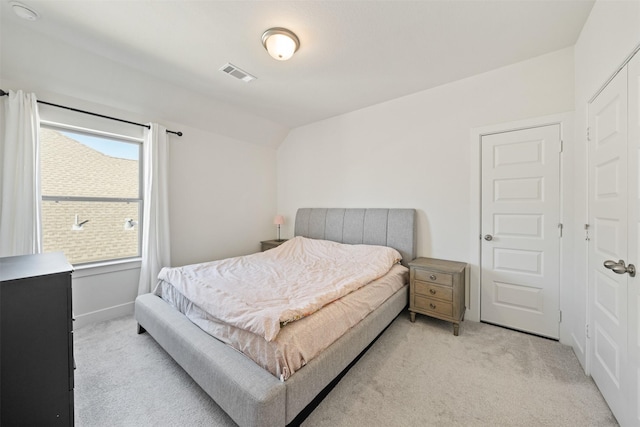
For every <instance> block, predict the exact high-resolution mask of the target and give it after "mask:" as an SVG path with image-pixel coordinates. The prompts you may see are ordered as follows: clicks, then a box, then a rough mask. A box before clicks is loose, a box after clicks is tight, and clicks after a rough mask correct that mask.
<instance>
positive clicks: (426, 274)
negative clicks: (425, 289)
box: [414, 268, 453, 286]
mask: <svg viewBox="0 0 640 427" xmlns="http://www.w3.org/2000/svg"><path fill="white" fill-rule="evenodd" d="M414 271H415V278H416V280H422V281H424V282H431V283H437V284H439V285H445V286H451V285H453V277H452V276H451V274H445V273H438V272H435V271H429V270H421V269H418V268H416V269H415V270H414Z"/></svg>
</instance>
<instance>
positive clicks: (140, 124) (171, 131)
mask: <svg viewBox="0 0 640 427" xmlns="http://www.w3.org/2000/svg"><path fill="white" fill-rule="evenodd" d="M5 95H9V93H8V92H5V91H4V90H2V89H0V96H5ZM37 101H38V103H40V104H45V105H51V106H52V107H58V108H64V109H65V110H71V111H75V112H77V113H83V114H89V115H90V116H96V117H102V118H103V119H109V120H115V121H116V122H122V123H128V124H130V125H136V126H142V127H145V128H147V129H150V128H151V126H149V125H145V124H143V123H136V122H130V121H129V120H123V119H119V118H117V117H111V116H105V115H103V114H98V113H92V112H91V111H85V110H79V109H77V108H71V107H67V106H64V105H60V104H53V103H51V102H46V101H41V100H39V99H38V100H37ZM167 133H172V134H174V135H178V136H182V132H180V131H173V130H168V129H167Z"/></svg>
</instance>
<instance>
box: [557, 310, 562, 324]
mask: <svg viewBox="0 0 640 427" xmlns="http://www.w3.org/2000/svg"><path fill="white" fill-rule="evenodd" d="M558 323H562V310H560V320H558Z"/></svg>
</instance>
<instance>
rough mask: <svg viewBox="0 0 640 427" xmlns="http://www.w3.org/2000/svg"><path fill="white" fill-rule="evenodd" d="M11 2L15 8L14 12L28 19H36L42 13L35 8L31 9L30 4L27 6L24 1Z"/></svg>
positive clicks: (12, 7) (13, 8)
mask: <svg viewBox="0 0 640 427" xmlns="http://www.w3.org/2000/svg"><path fill="white" fill-rule="evenodd" d="M9 4H10V5H11V9H12V10H13V13H15V14H16V15H17V16H19V17H20V18H22V19H26V20H27V21H35V20H37V19H38V18H39V17H40V15H38V12H36V11H35V10H33V9H31V8H30V7H28V6H25V5H24V4H22V3H18V2H17V1H12V2H11V3H9Z"/></svg>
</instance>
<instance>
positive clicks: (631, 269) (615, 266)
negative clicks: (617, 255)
mask: <svg viewBox="0 0 640 427" xmlns="http://www.w3.org/2000/svg"><path fill="white" fill-rule="evenodd" d="M604 267H605V268H608V269H610V270H612V271H613V272H614V273H616V274H624V273H629V276H631V277H635V276H636V266H635V265H633V264H629V265H625V264H624V260H622V259H621V260H620V261H618V262H615V261H613V260H610V259H608V260H606V261H605V262H604Z"/></svg>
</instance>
